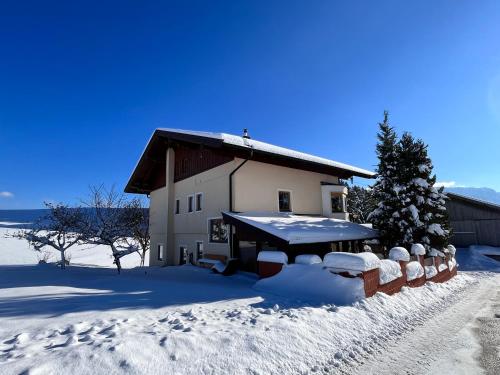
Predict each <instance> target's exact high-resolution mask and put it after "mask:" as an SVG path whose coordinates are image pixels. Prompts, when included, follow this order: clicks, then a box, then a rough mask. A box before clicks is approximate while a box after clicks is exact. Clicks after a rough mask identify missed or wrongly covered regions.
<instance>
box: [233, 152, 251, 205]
mask: <svg viewBox="0 0 500 375" xmlns="http://www.w3.org/2000/svg"><path fill="white" fill-rule="evenodd" d="M252 156H253V150H252V151H250V156H249V157H248V158H246V159H245V160H243V161H242V162H241V163H240V165H238V166H237V167H236V168H235V169H233V171H232V172H231V173H229V212H233V175H234V174H235V173H236V172H237V171H238V169H240V168H241V167H243V166H244V165H245V164H246V162H247V161H249V160H250V159H251V158H252Z"/></svg>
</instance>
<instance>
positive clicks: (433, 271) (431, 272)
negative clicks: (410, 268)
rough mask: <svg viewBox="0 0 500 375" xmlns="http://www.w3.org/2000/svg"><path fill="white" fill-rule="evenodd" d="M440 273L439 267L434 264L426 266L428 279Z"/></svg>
mask: <svg viewBox="0 0 500 375" xmlns="http://www.w3.org/2000/svg"><path fill="white" fill-rule="evenodd" d="M437 274H438V271H437V268H436V267H434V266H425V277H426V278H427V279H432V278H433V277H434V276H436V275H437Z"/></svg>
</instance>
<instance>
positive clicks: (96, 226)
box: [84, 186, 140, 273]
mask: <svg viewBox="0 0 500 375" xmlns="http://www.w3.org/2000/svg"><path fill="white" fill-rule="evenodd" d="M84 203H85V205H86V206H88V207H89V208H90V213H89V215H88V217H87V221H86V222H87V224H86V228H85V230H84V233H85V241H86V243H88V244H93V245H106V246H109V248H110V249H111V252H112V254H113V258H114V262H113V263H114V264H115V265H116V268H117V270H118V273H120V272H121V268H122V267H121V261H120V259H121V258H122V257H124V256H125V255H128V254H131V253H135V252H136V253H139V255H140V248H139V245H138V244H137V243H136V242H135V241H134V239H133V228H134V227H136V222H137V220H138V218H137V217H136V216H135V215H133V214H131V211H130V210H129V209H127V207H128V205H129V204H130V203H129V202H128V201H127V200H126V199H125V197H124V196H123V194H118V193H116V192H115V190H114V188H111V189H110V190H107V189H105V188H104V187H103V186H100V187H91V188H90V197H89V200H88V201H87V202H84Z"/></svg>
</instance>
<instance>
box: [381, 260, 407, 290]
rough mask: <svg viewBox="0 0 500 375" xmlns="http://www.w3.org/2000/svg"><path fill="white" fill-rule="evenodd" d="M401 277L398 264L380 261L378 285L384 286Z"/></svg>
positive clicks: (390, 261) (391, 261)
mask: <svg viewBox="0 0 500 375" xmlns="http://www.w3.org/2000/svg"><path fill="white" fill-rule="evenodd" d="M401 276H403V273H402V272H401V267H400V266H399V263H398V262H395V261H393V260H390V259H382V260H381V261H380V270H379V283H380V285H384V284H387V283H390V282H391V281H393V280H396V279H398V278H400V277H401Z"/></svg>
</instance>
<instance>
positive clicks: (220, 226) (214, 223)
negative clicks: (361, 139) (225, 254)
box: [208, 218, 227, 243]
mask: <svg viewBox="0 0 500 375" xmlns="http://www.w3.org/2000/svg"><path fill="white" fill-rule="evenodd" d="M208 225H209V240H210V242H218V243H226V242H227V226H226V225H224V222H223V221H222V218H220V219H210V220H209V221H208Z"/></svg>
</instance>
